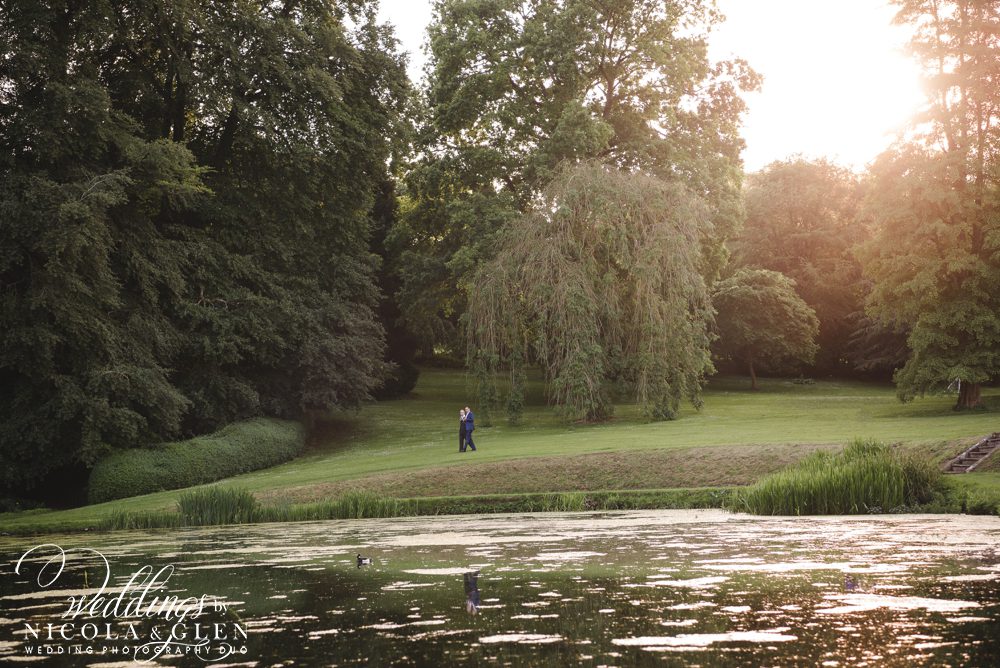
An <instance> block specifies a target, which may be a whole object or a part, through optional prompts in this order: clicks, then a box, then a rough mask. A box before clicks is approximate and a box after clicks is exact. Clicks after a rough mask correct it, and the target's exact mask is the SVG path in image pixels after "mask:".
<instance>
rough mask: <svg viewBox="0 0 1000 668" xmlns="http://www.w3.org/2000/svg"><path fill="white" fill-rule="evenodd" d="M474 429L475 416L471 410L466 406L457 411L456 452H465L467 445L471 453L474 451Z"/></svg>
mask: <svg viewBox="0 0 1000 668" xmlns="http://www.w3.org/2000/svg"><path fill="white" fill-rule="evenodd" d="M475 428H476V422H475V416H473V415H472V409H471V408H469V407H468V406H466V407H465V408H462V409H459V411H458V451H459V452H465V446H466V444H468V446H469V447H470V448H472V451H473V452H475V451H476V444H475V443H473V442H472V431H473V430H474V429H475Z"/></svg>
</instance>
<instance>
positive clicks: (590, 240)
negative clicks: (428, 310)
mask: <svg viewBox="0 0 1000 668" xmlns="http://www.w3.org/2000/svg"><path fill="white" fill-rule="evenodd" d="M710 224H711V223H710V222H709V212H708V210H707V208H706V207H705V206H704V204H703V203H702V201H701V200H700V199H699V198H698V197H696V196H695V195H694V194H692V193H691V192H690V191H689V190H688V189H687V188H685V187H684V186H682V185H680V184H677V183H670V182H666V181H663V180H659V179H655V178H653V177H650V176H647V175H644V174H638V173H623V172H619V171H617V170H614V169H612V168H609V167H606V166H604V165H600V164H597V163H592V162H587V163H583V164H578V165H575V166H572V167H567V168H564V169H563V170H561V171H560V173H559V174H558V175H557V176H556V178H555V179H554V180H553V181H552V182H551V184H550V185H549V187H548V188H547V189H546V190H545V191H544V192H543V194H542V195H541V196H540V197H539V199H538V202H537V203H536V205H535V207H534V208H533V210H532V211H530V212H529V213H527V214H525V215H523V216H521V217H519V218H517V219H515V220H514V221H513V222H511V223H510V224H509V225H508V226H507V228H506V229H505V230H504V232H503V234H502V235H501V241H500V247H499V248H498V249H497V251H498V252H497V255H496V257H495V259H493V260H492V261H490V262H489V263H488V264H484V265H483V266H481V267H480V268H479V270H478V271H477V272H476V274H475V277H474V282H473V288H472V292H471V294H472V299H471V304H470V309H469V312H468V317H469V320H468V324H469V327H468V336H469V341H468V344H469V362H470V364H471V365H472V367H473V369H474V370H475V371H476V373H477V375H478V376H479V378H480V380H481V381H482V382H481V385H480V387H481V389H485V393H486V395H487V403H489V397H490V395H493V396H496V391H495V386H493V384H492V379H494V378H496V377H497V375H498V373H499V372H501V370H506V371H507V372H508V373H510V374H511V383H510V386H511V392H510V396H509V398H508V402H507V405H508V413H509V414H510V415H511V417H512V418H514V419H516V418H517V415H518V412H519V409H520V406H521V405H522V403H523V387H524V368H525V367H526V366H527V365H534V364H537V365H539V366H540V367H541V368H542V369H543V370H544V372H545V377H546V381H547V387H548V392H549V399H550V400H551V401H552V402H553V403H554V404H555V405H556V406H558V407H560V408H561V409H562V410H563V411H564V412H565V414H566V415H568V416H570V417H572V418H576V419H584V420H594V421H596V420H602V419H606V418H608V417H609V416H610V415H611V414H612V411H613V404H612V399H613V396H612V389H613V388H615V387H626V388H629V389H631V390H632V391H634V393H635V397H636V400H637V401H638V402H639V403H640V405H642V407H643V409H644V411H645V413H646V415H647V416H648V417H650V418H652V419H672V418H673V417H675V416H676V414H677V411H678V409H679V407H680V403H681V401H682V400H683V399H684V398H687V399H688V400H690V401H691V402H692V403H693V404H694V405H695V406H696V407H697V406H700V405H701V399H700V394H701V387H702V384H703V380H704V376H705V374H706V373H708V372H709V371H711V369H712V367H711V361H710V355H709V342H710V341H709V338H710V335H709V323H710V321H711V318H712V307H711V302H710V299H709V295H708V291H707V289H706V286H705V281H704V279H703V278H702V275H701V273H700V272H699V266H700V259H701V256H700V253H701V250H700V248H701V245H700V239H701V238H703V235H704V232H705V231H706V227H707V226H709V225H710Z"/></svg>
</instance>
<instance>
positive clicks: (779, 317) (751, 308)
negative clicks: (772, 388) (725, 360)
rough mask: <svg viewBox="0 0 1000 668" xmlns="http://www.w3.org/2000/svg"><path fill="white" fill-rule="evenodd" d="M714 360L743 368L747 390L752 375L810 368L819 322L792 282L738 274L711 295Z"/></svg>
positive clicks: (767, 274) (752, 272)
mask: <svg viewBox="0 0 1000 668" xmlns="http://www.w3.org/2000/svg"><path fill="white" fill-rule="evenodd" d="M712 304H713V305H714V307H715V309H716V311H717V313H718V315H717V318H716V326H717V328H718V332H719V340H718V342H717V345H716V350H717V351H718V352H719V354H720V355H722V356H726V357H730V358H732V359H734V360H740V361H742V362H743V363H744V364H746V365H747V370H748V371H749V372H750V381H751V384H752V387H753V389H755V390H756V389H757V370H758V369H760V368H765V369H772V370H774V369H780V368H781V367H782V366H786V365H789V364H795V363H799V364H810V363H812V361H813V358H814V357H815V356H816V351H817V349H818V348H817V345H816V335H817V334H818V332H819V320H818V319H817V318H816V313H815V311H813V309H812V308H811V307H810V306H809V305H808V304H806V303H805V301H803V299H802V298H801V297H799V296H798V294H796V292H795V281H793V280H792V279H790V278H788V277H787V276H785V275H783V274H780V273H778V272H776V271H770V270H768V269H739V270H738V271H736V273H734V274H733V275H732V276H730V277H728V278H725V279H723V280H720V281H719V282H718V283H716V284H715V286H714V288H713V291H712Z"/></svg>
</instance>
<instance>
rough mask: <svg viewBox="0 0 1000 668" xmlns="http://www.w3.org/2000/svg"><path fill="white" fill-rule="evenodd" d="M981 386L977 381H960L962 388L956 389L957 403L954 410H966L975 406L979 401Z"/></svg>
mask: <svg viewBox="0 0 1000 668" xmlns="http://www.w3.org/2000/svg"><path fill="white" fill-rule="evenodd" d="M980 394H981V388H980V387H979V383H962V389H961V390H959V391H958V403H957V404H955V410H956V411H961V410H967V409H969V408H976V407H978V406H979V404H980V403H981V397H980Z"/></svg>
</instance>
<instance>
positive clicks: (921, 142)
mask: <svg viewBox="0 0 1000 668" xmlns="http://www.w3.org/2000/svg"><path fill="white" fill-rule="evenodd" d="M895 4H896V5H898V7H899V12H898V14H897V19H896V20H897V21H898V22H900V23H903V24H908V25H911V26H912V27H913V29H914V38H913V40H912V48H913V50H914V52H915V54H916V55H917V56H918V57H919V58H920V59H921V61H922V62H923V64H924V67H925V69H926V71H927V75H928V87H929V92H930V98H929V100H928V106H927V107H926V109H925V112H924V114H923V115H922V117H921V118H920V119H918V120H919V124H918V125H917V126H916V128H915V131H914V138H913V139H912V140H911V141H909V142H906V143H903V144H901V145H899V146H897V147H895V148H894V149H893V150H891V151H889V152H887V153H886V154H885V155H883V156H882V157H881V158H880V160H879V161H878V162H877V164H876V165H874V167H873V169H872V172H873V186H872V193H871V197H870V200H869V211H870V212H871V215H872V217H873V218H874V220H875V221H876V223H877V226H878V228H877V229H878V236H877V237H876V239H874V240H873V242H872V243H870V244H869V245H868V246H867V247H866V249H865V251H864V261H865V271H866V273H867V275H868V277H869V278H870V279H871V282H872V291H871V293H870V294H869V297H868V308H869V311H870V313H871V314H872V315H873V316H874V317H877V318H879V319H881V320H882V321H883V322H886V323H889V324H906V325H907V326H908V327H909V337H908V345H909V348H910V351H911V354H910V357H909V359H908V361H907V363H906V365H905V366H904V367H903V368H902V369H900V370H899V371H898V372H897V373H896V375H895V380H896V383H897V386H898V391H899V395H900V398H902V399H904V400H908V399H912V398H913V397H914V396H918V395H922V394H924V393H926V392H932V391H936V390H940V389H943V388H945V387H947V386H949V385H951V384H955V383H956V381H959V382H960V383H961V385H962V390H961V394H960V396H959V400H958V405H957V407H960V408H971V407H974V406H976V405H978V404H979V386H980V384H981V383H984V382H987V381H989V380H990V379H991V378H994V377H996V376H997V375H1000V280H998V278H997V277H998V276H1000V216H998V215H997V212H998V210H1000V160H998V157H1000V154H998V147H1000V80H998V78H997V77H998V72H1000V2H996V1H995V0H948V1H941V0H934V1H933V2H932V1H930V0H899V1H898V2H896V3H895Z"/></svg>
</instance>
